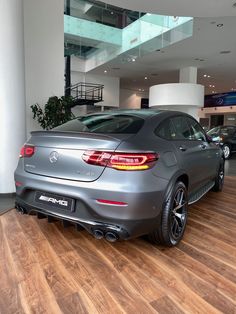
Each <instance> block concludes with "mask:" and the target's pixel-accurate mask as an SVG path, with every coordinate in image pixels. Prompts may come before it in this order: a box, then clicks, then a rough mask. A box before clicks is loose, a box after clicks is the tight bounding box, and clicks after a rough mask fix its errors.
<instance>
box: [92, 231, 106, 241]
mask: <svg viewBox="0 0 236 314" xmlns="http://www.w3.org/2000/svg"><path fill="white" fill-rule="evenodd" d="M93 236H94V238H95V239H97V240H101V239H102V238H103V237H104V233H103V231H102V230H99V229H96V230H94V231H93Z"/></svg>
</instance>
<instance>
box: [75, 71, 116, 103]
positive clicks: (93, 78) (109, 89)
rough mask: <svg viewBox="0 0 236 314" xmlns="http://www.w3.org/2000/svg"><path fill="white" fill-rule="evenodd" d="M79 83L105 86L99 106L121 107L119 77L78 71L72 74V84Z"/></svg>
mask: <svg viewBox="0 0 236 314" xmlns="http://www.w3.org/2000/svg"><path fill="white" fill-rule="evenodd" d="M79 82H87V83H95V84H103V85H104V90H103V99H104V101H103V102H101V103H98V105H99V106H111V107H119V103H120V79H119V77H110V76H105V75H95V74H90V73H82V72H78V71H72V72H71V83H72V84H76V83H79Z"/></svg>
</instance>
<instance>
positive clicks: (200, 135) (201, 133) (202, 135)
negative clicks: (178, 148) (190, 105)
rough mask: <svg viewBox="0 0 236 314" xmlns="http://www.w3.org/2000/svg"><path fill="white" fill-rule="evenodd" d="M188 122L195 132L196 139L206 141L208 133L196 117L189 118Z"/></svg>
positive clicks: (193, 132)
mask: <svg viewBox="0 0 236 314" xmlns="http://www.w3.org/2000/svg"><path fill="white" fill-rule="evenodd" d="M188 124H189V127H190V130H191V132H192V134H193V137H194V140H198V141H204V142H206V134H205V132H204V131H203V129H202V127H201V126H200V124H199V123H198V122H197V121H195V120H194V119H191V118H188Z"/></svg>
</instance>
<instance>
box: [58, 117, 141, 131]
mask: <svg viewBox="0 0 236 314" xmlns="http://www.w3.org/2000/svg"><path fill="white" fill-rule="evenodd" d="M143 124H144V120H143V119H142V118H139V117H136V116H132V115H119V114H116V115H111V114H99V115H98V114H96V115H89V116H83V117H79V118H76V119H74V120H71V121H69V122H67V123H65V124H62V125H60V126H58V127H56V128H54V129H53V130H56V131H66V132H92V133H113V134H114V133H115V134H122V133H123V134H135V133H137V132H138V131H139V130H140V129H141V128H142V126H143Z"/></svg>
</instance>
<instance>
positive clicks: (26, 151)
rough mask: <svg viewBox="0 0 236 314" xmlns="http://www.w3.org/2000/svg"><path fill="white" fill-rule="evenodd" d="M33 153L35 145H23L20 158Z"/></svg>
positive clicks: (30, 155)
mask: <svg viewBox="0 0 236 314" xmlns="http://www.w3.org/2000/svg"><path fill="white" fill-rule="evenodd" d="M34 153H35V147H34V146H33V145H24V146H23V147H22V148H21V151H20V158H22V157H23V158H24V157H32V156H33V155H34Z"/></svg>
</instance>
